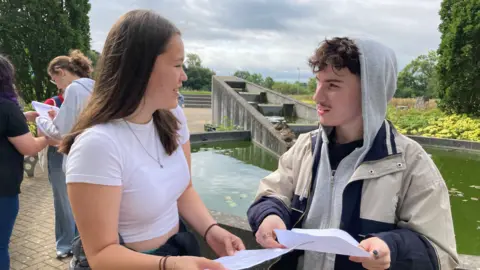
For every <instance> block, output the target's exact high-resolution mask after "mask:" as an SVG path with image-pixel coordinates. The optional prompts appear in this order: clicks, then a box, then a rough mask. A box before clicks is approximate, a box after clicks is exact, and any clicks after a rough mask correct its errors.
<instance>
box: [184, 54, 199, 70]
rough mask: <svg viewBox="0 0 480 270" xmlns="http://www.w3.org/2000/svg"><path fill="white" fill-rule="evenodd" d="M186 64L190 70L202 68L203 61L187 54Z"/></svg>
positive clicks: (194, 55)
mask: <svg viewBox="0 0 480 270" xmlns="http://www.w3.org/2000/svg"><path fill="white" fill-rule="evenodd" d="M185 62H186V64H187V67H189V68H194V67H202V59H200V56H198V55H197V54H194V53H189V54H187V60H186V61H185Z"/></svg>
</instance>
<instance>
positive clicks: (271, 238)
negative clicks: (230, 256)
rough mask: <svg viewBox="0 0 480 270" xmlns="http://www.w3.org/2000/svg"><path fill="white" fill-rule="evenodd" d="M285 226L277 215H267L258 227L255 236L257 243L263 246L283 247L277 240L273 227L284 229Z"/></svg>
mask: <svg viewBox="0 0 480 270" xmlns="http://www.w3.org/2000/svg"><path fill="white" fill-rule="evenodd" d="M286 228H287V227H286V226H285V223H284V222H283V220H282V219H281V218H280V217H279V216H277V215H270V216H267V217H266V218H265V219H264V220H263V222H262V224H260V227H259V228H258V231H257V233H256V234H255V238H256V240H257V243H258V244H260V245H261V246H262V247H264V248H285V246H284V245H282V244H280V243H278V242H277V240H275V239H276V235H275V231H274V230H275V229H279V230H285V229H286Z"/></svg>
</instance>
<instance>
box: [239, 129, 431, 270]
mask: <svg viewBox="0 0 480 270" xmlns="http://www.w3.org/2000/svg"><path fill="white" fill-rule="evenodd" d="M388 124H389V125H388V126H387V125H386V124H385V123H384V124H383V125H382V127H381V128H380V130H379V131H378V133H377V135H376V137H375V139H374V142H373V146H372V147H371V149H370V151H369V152H368V153H367V155H366V157H365V161H375V160H380V159H383V158H385V157H387V156H388V155H389V149H388V148H389V147H390V148H391V150H390V151H391V153H390V154H397V153H398V150H397V147H396V144H395V135H394V131H393V126H392V124H391V123H388ZM387 128H388V130H387ZM316 135H317V133H314V136H312V153H313V152H314V148H315V144H316V140H317V138H316ZM388 135H390V136H388ZM320 143H321V142H320ZM319 157H320V151H317V153H316V156H315V157H314V162H313V163H314V164H313V168H312V175H313V177H312V187H311V188H312V189H313V187H314V185H315V180H316V177H315V175H316V172H317V168H318V163H319V162H318V161H319ZM362 187H363V181H354V182H351V183H349V184H348V185H347V186H346V187H345V190H344V192H343V208H342V217H341V222H340V229H342V230H344V231H346V232H348V233H349V234H350V235H352V237H354V238H355V239H356V240H357V241H358V242H361V241H362V240H364V239H366V238H368V237H379V238H380V239H382V240H383V241H385V243H386V244H387V245H388V247H389V249H390V257H391V267H390V269H406V270H409V269H410V270H413V269H419V270H420V269H422V270H424V269H425V270H437V269H439V265H438V258H437V254H436V252H435V249H434V247H433V246H432V245H431V243H430V242H429V241H428V240H427V239H426V238H425V237H424V236H422V235H420V234H418V233H416V232H414V231H411V230H409V229H400V228H398V227H397V226H396V224H390V223H385V222H379V221H374V220H367V219H362V218H360V203H361V199H362ZM311 196H313V193H312V195H311ZM310 199H311V198H310ZM306 205H307V200H302V201H300V200H299V197H298V196H294V198H293V199H292V205H291V206H292V207H293V208H295V209H298V210H301V211H304V210H305V209H306ZM271 214H275V215H278V216H279V217H280V218H281V219H282V220H283V221H284V222H285V225H286V227H287V229H292V226H293V224H297V226H296V227H301V225H302V223H303V221H302V220H300V218H301V217H302V212H298V211H296V210H290V209H288V208H287V207H286V206H285V205H284V204H283V203H282V202H281V201H280V200H279V199H277V198H274V197H262V198H260V199H259V200H258V201H256V202H255V203H254V204H252V205H251V206H250V208H249V209H248V211H247V216H248V221H249V223H250V226H251V228H252V231H253V232H254V233H255V232H256V231H257V230H258V227H259V226H260V224H261V223H262V221H263V219H264V218H265V217H266V216H268V215H271ZM303 216H306V215H303ZM302 254H303V252H300V251H294V252H291V253H290V254H288V255H284V256H283V257H282V259H281V260H280V261H279V262H277V263H276V264H275V265H273V266H272V268H271V269H272V270H276V269H292V266H293V265H296V263H297V261H298V258H299V256H300V255H302ZM286 267H287V268H286ZM288 267H290V268H288ZM335 269H353V270H355V269H364V268H363V267H362V265H361V264H358V263H354V262H352V261H350V260H349V259H348V256H343V255H337V256H336V260H335Z"/></svg>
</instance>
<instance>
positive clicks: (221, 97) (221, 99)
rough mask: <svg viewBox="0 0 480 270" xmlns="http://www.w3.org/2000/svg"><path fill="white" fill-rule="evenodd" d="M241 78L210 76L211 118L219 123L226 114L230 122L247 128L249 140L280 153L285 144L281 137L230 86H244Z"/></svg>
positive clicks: (283, 149) (285, 147) (283, 150)
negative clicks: (249, 134) (211, 77)
mask: <svg viewBox="0 0 480 270" xmlns="http://www.w3.org/2000/svg"><path fill="white" fill-rule="evenodd" d="M245 85H246V83H245V81H243V80H242V79H239V78H237V77H232V76H213V79H212V114H213V115H212V119H213V124H214V125H220V124H221V123H222V122H223V121H224V118H225V117H227V118H228V120H229V121H232V122H233V124H234V125H237V126H240V127H243V129H244V130H250V132H251V138H252V141H254V142H256V143H258V144H260V145H262V146H263V147H265V148H266V149H269V150H270V151H272V152H274V153H276V154H282V153H284V152H285V151H286V150H287V144H286V143H285V142H284V141H283V140H282V139H281V137H280V135H279V134H278V133H277V132H276V130H275V129H274V127H273V125H272V124H271V123H270V122H269V121H268V120H267V119H266V118H265V117H264V116H263V115H262V114H261V113H260V112H258V111H257V110H256V109H255V108H254V107H252V106H250V105H249V104H248V102H247V101H246V100H245V99H244V98H243V97H241V96H240V95H239V94H238V93H237V92H235V91H234V90H233V89H232V88H245Z"/></svg>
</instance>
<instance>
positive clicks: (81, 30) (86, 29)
mask: <svg viewBox="0 0 480 270" xmlns="http://www.w3.org/2000/svg"><path fill="white" fill-rule="evenodd" d="M60 2H63V5H64V11H65V12H66V15H67V17H68V21H69V23H70V26H72V28H73V29H74V31H72V36H73V42H72V45H71V47H72V48H77V49H81V50H82V51H83V52H89V51H90V41H91V39H90V18H89V17H88V12H89V11H90V9H91V5H90V3H89V1H88V0H64V1H60Z"/></svg>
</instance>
